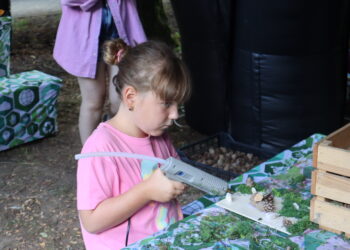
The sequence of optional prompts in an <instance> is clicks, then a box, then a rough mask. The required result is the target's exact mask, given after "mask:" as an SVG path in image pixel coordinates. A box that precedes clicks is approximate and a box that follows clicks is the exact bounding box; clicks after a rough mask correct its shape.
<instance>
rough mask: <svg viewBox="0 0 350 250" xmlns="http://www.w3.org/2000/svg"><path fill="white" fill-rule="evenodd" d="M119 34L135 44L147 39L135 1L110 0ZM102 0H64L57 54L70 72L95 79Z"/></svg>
mask: <svg viewBox="0 0 350 250" xmlns="http://www.w3.org/2000/svg"><path fill="white" fill-rule="evenodd" d="M107 2H108V6H109V8H110V10H111V13H112V16H113V19H114V23H115V25H116V27H117V30H118V34H119V37H120V38H121V39H123V40H124V41H125V42H126V43H127V44H129V45H131V46H135V45H136V44H137V43H141V42H144V41H145V40H146V36H145V33H144V31H143V28H142V24H141V21H140V19H139V16H138V13H137V9H136V3H135V0H107ZM102 3H103V1H102V0H61V6H62V16H61V20H60V24H59V26H58V31H57V35H56V43H55V48H54V52H53V57H54V59H55V60H56V62H57V63H58V64H59V65H60V66H61V67H62V68H64V69H65V70H66V71H67V72H69V73H70V74H72V75H75V76H78V77H88V78H95V76H96V68H97V67H96V66H97V57H98V46H99V34H100V29H101V22H102Z"/></svg>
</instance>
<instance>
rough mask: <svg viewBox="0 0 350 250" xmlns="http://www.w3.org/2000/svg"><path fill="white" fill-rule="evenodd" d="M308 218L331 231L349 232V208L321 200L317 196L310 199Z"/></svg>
mask: <svg viewBox="0 0 350 250" xmlns="http://www.w3.org/2000/svg"><path fill="white" fill-rule="evenodd" d="M310 220H311V221H313V222H315V223H317V224H319V225H320V226H321V227H324V228H329V229H331V230H333V231H334V230H337V231H340V232H344V233H346V234H349V233H350V209H349V208H346V207H342V206H337V205H334V204H331V203H330V202H327V201H322V200H321V199H318V197H314V198H312V200H311V209H310Z"/></svg>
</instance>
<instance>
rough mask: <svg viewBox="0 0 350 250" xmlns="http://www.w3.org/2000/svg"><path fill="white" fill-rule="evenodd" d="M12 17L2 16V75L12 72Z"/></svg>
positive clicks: (0, 43)
mask: <svg viewBox="0 0 350 250" xmlns="http://www.w3.org/2000/svg"><path fill="white" fill-rule="evenodd" d="M10 37H11V17H10V16H3V17H0V76H8V75H9V74H10Z"/></svg>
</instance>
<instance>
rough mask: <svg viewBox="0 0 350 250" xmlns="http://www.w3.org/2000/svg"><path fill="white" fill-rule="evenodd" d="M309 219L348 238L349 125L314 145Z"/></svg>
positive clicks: (349, 204) (349, 208)
mask: <svg viewBox="0 0 350 250" xmlns="http://www.w3.org/2000/svg"><path fill="white" fill-rule="evenodd" d="M313 156H314V158H313V165H314V167H315V168H316V170H315V171H313V173H312V186H311V193H312V194H313V195H315V197H314V198H313V199H312V200H311V204H310V220H311V221H313V222H315V223H317V224H319V226H320V228H322V229H325V230H328V231H331V232H335V233H345V234H346V235H347V236H350V123H349V124H347V125H345V126H344V127H342V128H340V129H338V130H337V131H335V132H333V133H332V134H330V135H329V136H327V137H326V138H325V139H324V140H322V141H321V142H320V143H318V144H316V145H315V146H314V152H313Z"/></svg>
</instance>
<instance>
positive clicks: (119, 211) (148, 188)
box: [79, 169, 185, 233]
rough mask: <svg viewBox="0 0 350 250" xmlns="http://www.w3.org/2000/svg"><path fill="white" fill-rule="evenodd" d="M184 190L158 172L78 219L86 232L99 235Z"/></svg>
mask: <svg viewBox="0 0 350 250" xmlns="http://www.w3.org/2000/svg"><path fill="white" fill-rule="evenodd" d="M184 188H185V185H184V184H182V183H180V182H177V181H171V180H169V179H168V178H167V177H166V176H164V175H163V173H162V172H161V170H160V169H157V170H156V171H155V172H154V173H153V174H152V175H151V176H150V177H149V178H148V179H146V180H144V181H142V182H140V183H139V184H137V185H136V186H134V187H133V188H131V189H130V190H129V191H127V192H125V193H123V194H121V195H119V196H117V197H113V198H109V199H106V200H104V201H102V202H101V203H100V204H99V205H98V206H97V207H96V208H95V209H94V210H80V211H79V216H80V219H81V221H82V224H83V226H84V228H85V230H87V231H88V232H90V233H99V232H102V231H104V230H106V229H108V228H111V227H114V226H116V225H118V224H120V223H122V222H124V221H125V220H127V219H128V218H129V217H131V216H132V215H133V214H134V213H136V212H137V211H138V210H139V209H141V208H142V207H144V206H145V205H146V204H147V203H149V202H150V201H158V202H167V201H170V200H171V199H174V198H176V196H178V195H179V194H181V193H182V192H183V190H184Z"/></svg>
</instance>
